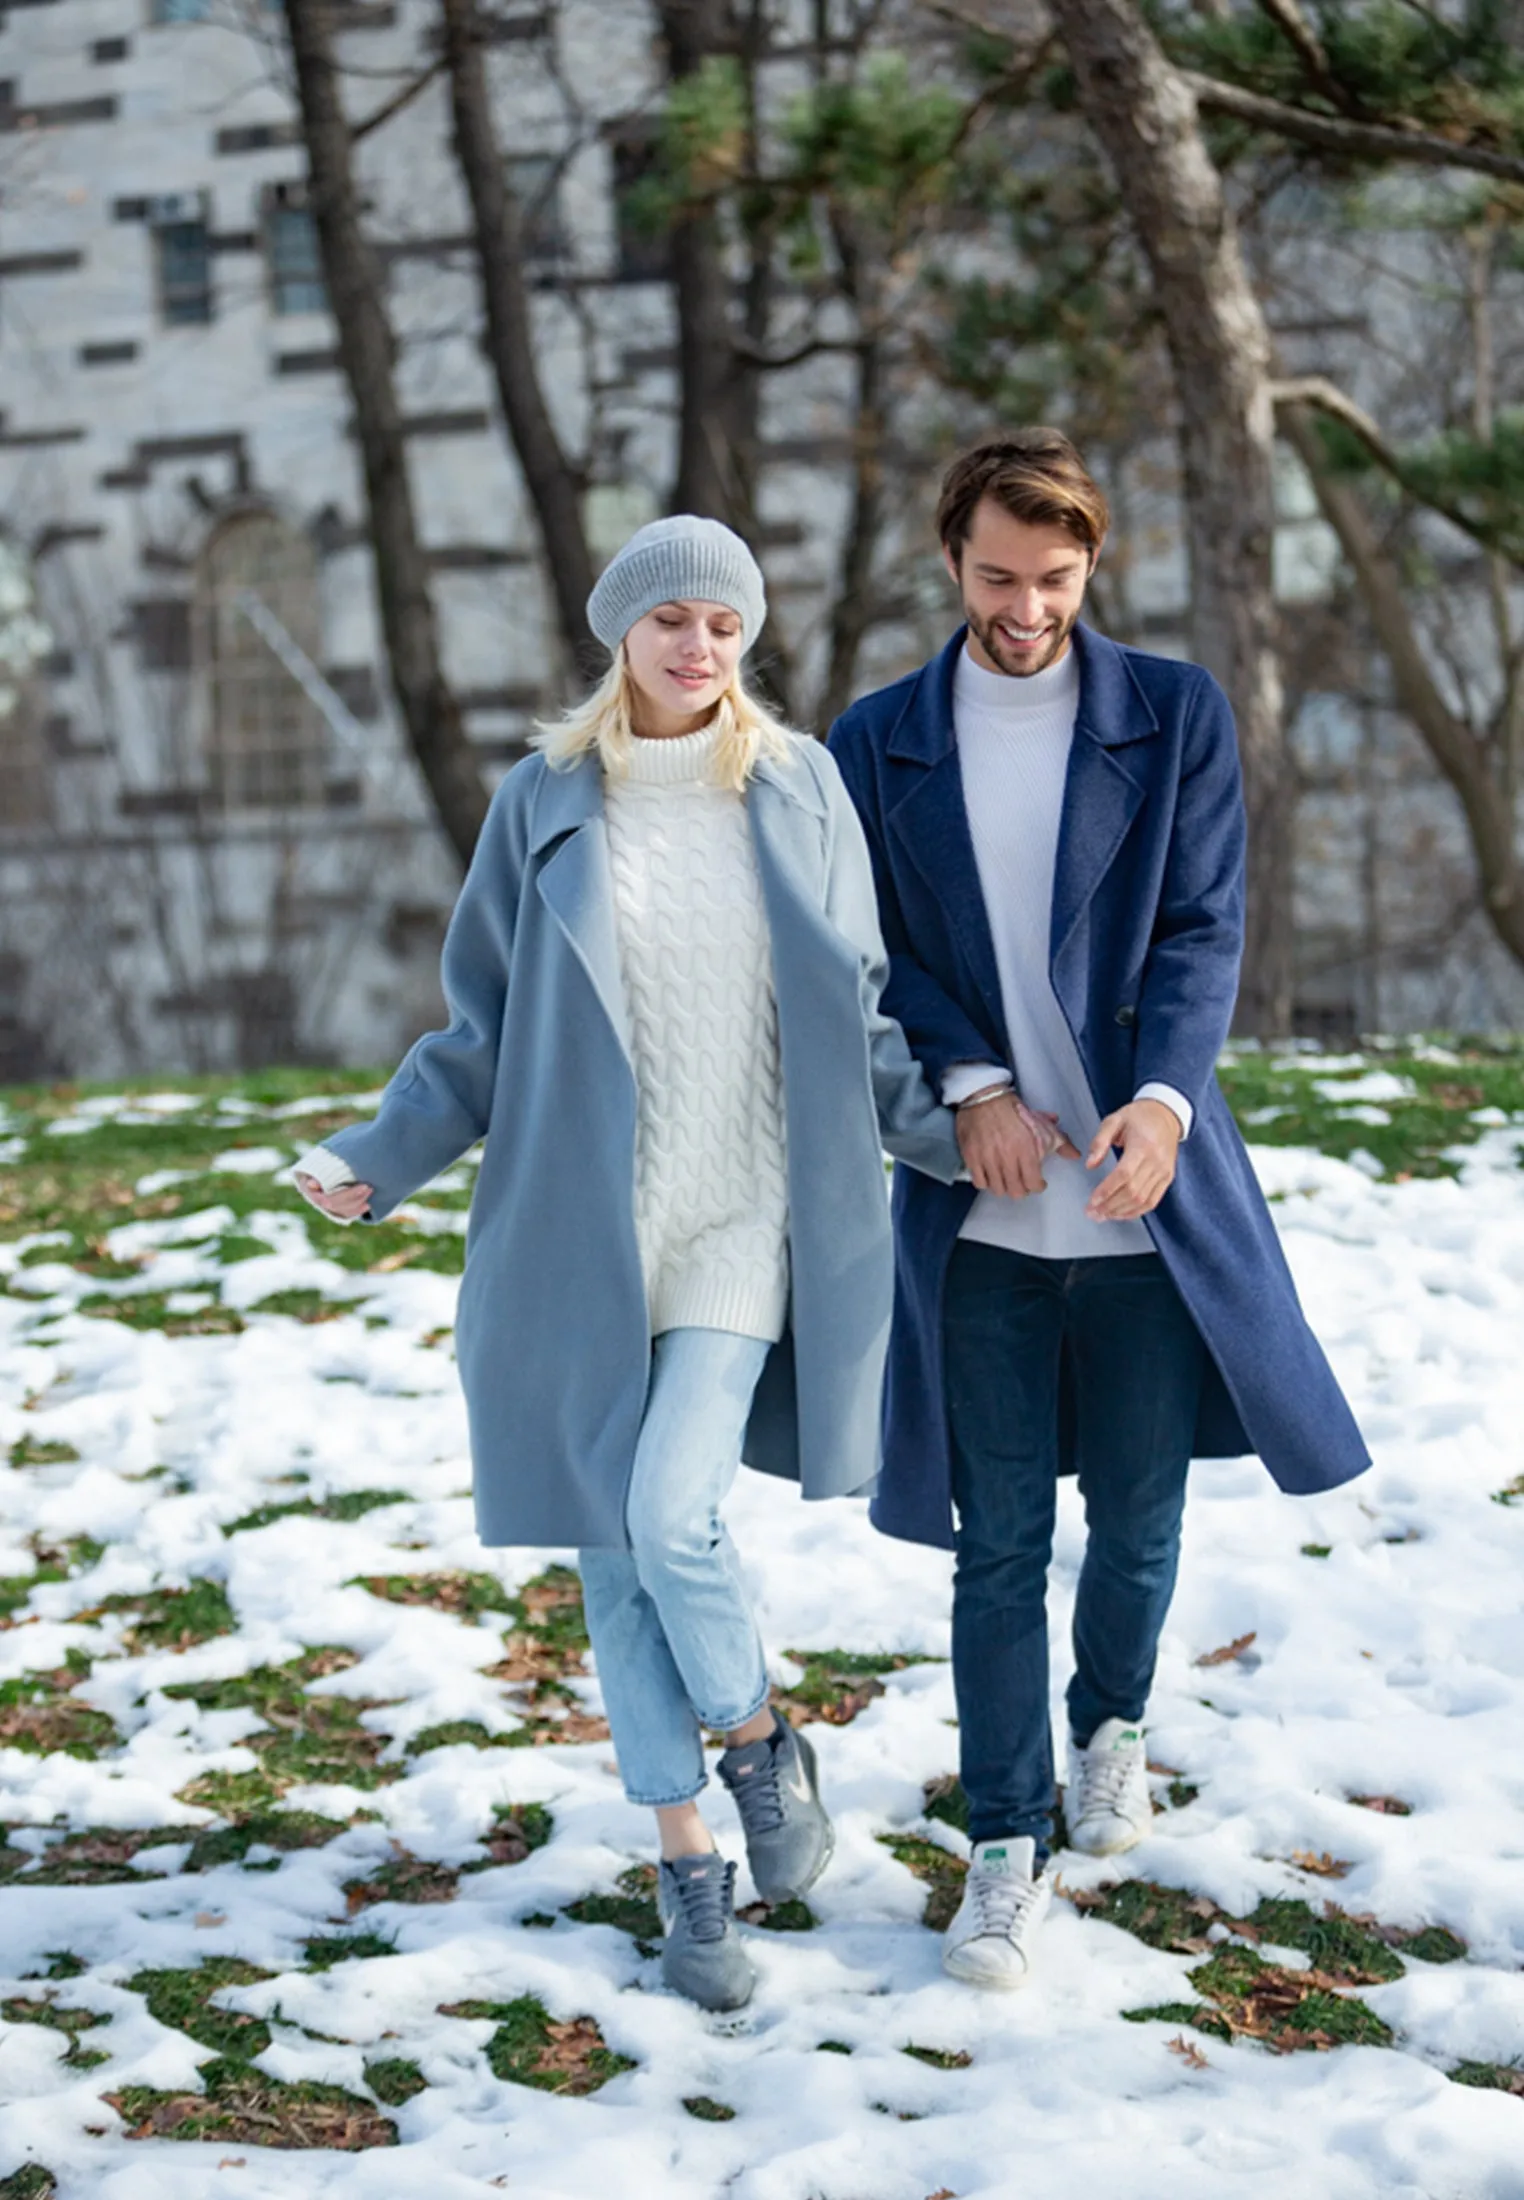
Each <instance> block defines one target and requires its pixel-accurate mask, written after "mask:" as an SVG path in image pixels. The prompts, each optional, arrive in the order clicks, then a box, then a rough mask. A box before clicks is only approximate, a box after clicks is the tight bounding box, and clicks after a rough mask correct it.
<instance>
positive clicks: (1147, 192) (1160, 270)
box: [1053, 0, 1296, 1037]
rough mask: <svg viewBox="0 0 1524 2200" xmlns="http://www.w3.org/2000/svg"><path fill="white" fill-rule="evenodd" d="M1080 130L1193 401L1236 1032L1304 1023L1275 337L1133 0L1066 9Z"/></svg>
mask: <svg viewBox="0 0 1524 2200" xmlns="http://www.w3.org/2000/svg"><path fill="white" fill-rule="evenodd" d="M1053 13H1054V15H1055V17H1056V19H1057V21H1058V24H1059V27H1060V31H1061V33H1062V36H1063V39H1064V43H1065V45H1066V46H1067V48H1068V51H1069V58H1070V60H1071V61H1072V63H1073V65H1074V71H1075V76H1076V78H1077V81H1078V86H1079V97H1080V105H1081V107H1082V108H1083V110H1084V114H1085V118H1086V120H1087V121H1088V123H1089V124H1090V127H1091V128H1092V130H1093V131H1094V132H1095V135H1096V137H1097V139H1098V140H1099V141H1100V143H1101V145H1102V146H1103V148H1104V149H1105V152H1106V155H1107V157H1108V159H1109V160H1110V162H1111V165H1112V168H1113V169H1114V170H1115V172H1116V177H1117V181H1118V184H1119V185H1120V188H1121V191H1122V194H1123V198H1124V200H1125V202H1126V204H1127V208H1128V212H1129V215H1130V217H1131V220H1132V223H1133V226H1134V228H1135V230H1136V232H1137V235H1138V240H1139V242H1140V244H1141V245H1142V247H1143V250H1144V252H1145V254H1146V255H1147V258H1148V262H1149V265H1150V268H1151V269H1152V272H1153V279H1154V289H1155V294H1156V296H1157V298H1158V303H1159V309H1160V312H1161V314H1162V316H1163V319H1164V324H1165V331H1166V335H1167V339H1168V343H1169V349H1170V355H1171V358H1172V361H1173V364H1174V371H1175V383H1176V388H1177V391H1178V395H1179V404H1180V444H1181V458H1182V464H1183V468H1184V474H1185V504H1186V524H1187V535H1188V540H1189V546H1190V565H1191V631H1192V643H1193V647H1194V650H1195V653H1196V655H1197V656H1198V657H1199V659H1200V660H1201V662H1202V663H1203V664H1204V665H1205V666H1206V667H1207V668H1208V670H1209V671H1211V672H1213V673H1215V675H1216V676H1217V678H1218V679H1219V680H1220V681H1221V683H1222V685H1223V687H1224V688H1225V689H1226V690H1227V693H1228V697H1229V700H1230V701H1231V703H1232V705H1233V710H1234V714H1235V716H1236V717H1237V720H1238V740H1239V748H1240V751H1241V754H1242V757H1243V766H1244V792H1245V799H1246V802H1247V805H1248V813H1249V875H1248V938H1247V941H1246V945H1245V953H1244V966H1243V979H1242V984H1241V988H1240V992H1239V1001H1238V1016H1237V1026H1238V1028H1239V1029H1240V1030H1243V1031H1248V1032H1255V1033H1258V1034H1260V1035H1261V1036H1263V1037H1271V1036H1274V1035H1276V1034H1279V1033H1283V1032H1286V1031H1288V1030H1289V1029H1290V1026H1291V1004H1292V948H1293V932H1292V829H1293V823H1294V816H1295V804H1296V792H1295V775H1294V771H1293V767H1292V758H1291V754H1290V748H1289V744H1288V741H1287V738H1286V728H1285V723H1284V713H1283V709H1282V695H1281V678H1280V670H1279V664H1278V660H1277V633H1276V624H1277V622H1276V612H1275V600H1274V594H1273V590H1272V582H1271V550H1272V544H1273V537H1274V524H1275V511H1274V502H1273V496H1272V487H1271V472H1270V465H1271V449H1272V444H1273V440H1274V421H1273V408H1272V404H1271V396H1270V366H1271V353H1270V338H1269V332H1268V330H1267V328H1266V326H1265V319H1264V315H1263V313H1262V312H1261V310H1260V306H1259V301H1258V299H1257V298H1256V297H1255V295H1254V291H1253V288H1252V286H1251V284H1250V282H1249V277H1248V272H1247V270H1246V268H1245V266H1244V261H1243V254H1242V251H1241V249H1240V246H1239V241H1238V235H1237V231H1236V228H1235V226H1234V222H1233V217H1232V214H1231V212H1230V210H1229V208H1228V206H1227V203H1226V200H1225V198H1224V195H1223V189H1222V179H1221V177H1220V176H1219V175H1218V173H1217V170H1216V169H1215V168H1214V166H1213V165H1212V161H1211V159H1210V157H1209V155H1208V153H1207V150H1206V147H1205V145H1204V143H1203V141H1202V137H1201V131H1200V127H1199V125H1198V122H1197V116H1196V105H1195V101H1194V99H1193V97H1192V95H1191V92H1190V90H1189V89H1188V87H1187V85H1186V82H1185V80H1184V79H1183V77H1182V76H1181V75H1180V73H1179V72H1178V71H1177V70H1176V69H1174V68H1173V67H1172V66H1171V65H1170V63H1169V61H1168V60H1167V59H1166V58H1165V55H1164V53H1163V50H1162V49H1161V47H1160V46H1159V44H1158V42H1157V40H1156V39H1155V38H1154V36H1153V33H1152V32H1151V31H1150V30H1149V28H1148V26H1147V24H1146V23H1145V22H1144V20H1143V17H1142V15H1141V13H1140V12H1139V10H1138V9H1137V8H1136V7H1135V6H1134V5H1132V0H1053Z"/></svg>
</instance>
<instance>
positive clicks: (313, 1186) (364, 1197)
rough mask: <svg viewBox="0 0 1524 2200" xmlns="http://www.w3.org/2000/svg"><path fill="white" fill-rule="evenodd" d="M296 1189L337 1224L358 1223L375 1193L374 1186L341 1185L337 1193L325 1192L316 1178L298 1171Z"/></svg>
mask: <svg viewBox="0 0 1524 2200" xmlns="http://www.w3.org/2000/svg"><path fill="white" fill-rule="evenodd" d="M296 1188H297V1190H298V1191H299V1192H300V1193H301V1195H302V1197H303V1199H305V1200H307V1201H308V1202H309V1204H310V1205H312V1206H314V1207H316V1208H317V1209H318V1211H319V1213H320V1214H325V1215H328V1216H329V1217H331V1219H332V1220H333V1221H335V1222H355V1221H358V1219H359V1217H360V1216H361V1215H363V1214H364V1212H365V1210H366V1208H367V1207H368V1206H369V1205H370V1203H371V1197H372V1195H373V1193H374V1191H375V1186H374V1185H373V1184H341V1185H340V1187H339V1189H338V1190H337V1191H336V1192H325V1191H324V1190H323V1187H322V1186H321V1184H319V1182H318V1180H317V1178H316V1177H315V1176H307V1175H305V1174H304V1173H303V1172H302V1171H301V1170H298V1171H297V1178H296Z"/></svg>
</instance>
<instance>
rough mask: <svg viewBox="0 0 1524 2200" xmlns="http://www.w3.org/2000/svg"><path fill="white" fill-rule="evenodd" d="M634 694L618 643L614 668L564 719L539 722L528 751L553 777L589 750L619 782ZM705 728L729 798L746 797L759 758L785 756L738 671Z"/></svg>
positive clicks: (631, 738) (782, 742) (772, 721)
mask: <svg viewBox="0 0 1524 2200" xmlns="http://www.w3.org/2000/svg"><path fill="white" fill-rule="evenodd" d="M636 693H637V690H636V687H635V682H634V681H633V679H632V678H631V677H630V668H629V664H628V662H627V661H626V658H625V653H624V645H623V644H622V643H621V644H620V647H619V648H618V650H617V651H616V652H615V655H614V662H613V663H612V664H611V665H610V666H609V669H608V671H607V672H606V673H605V674H604V676H603V678H602V679H601V680H600V681H599V682H598V685H597V686H596V687H595V688H594V689H593V692H592V694H591V695H589V696H588V697H587V699H586V701H585V702H581V703H578V704H577V705H575V707H574V708H573V709H571V710H569V711H568V712H567V713H566V715H565V717H564V718H556V719H550V720H541V721H540V723H539V724H538V725H537V727H536V729H535V732H534V735H533V738H532V740H531V743H530V746H531V747H532V748H536V749H538V750H539V751H540V754H541V755H542V756H543V757H544V758H545V760H546V762H547V763H548V764H549V765H550V766H551V768H552V769H553V770H555V771H569V770H570V769H571V767H572V765H573V764H575V763H576V762H577V761H578V760H579V759H580V758H581V757H584V756H586V755H587V753H588V751H589V750H596V751H597V754H598V759H599V762H600V763H601V764H602V766H603V769H604V771H605V772H606V773H607V774H608V776H609V777H610V778H611V779H622V778H623V777H624V775H625V773H626V772H627V771H628V770H629V765H630V752H631V749H632V748H633V746H634V744H635V742H636V741H637V740H638V739H639V738H640V736H639V735H638V734H637V733H636V731H635V699H636ZM709 722H710V723H711V724H712V725H716V726H717V727H718V734H717V738H716V740H715V744H714V779H715V783H716V785H718V786H721V787H727V788H729V789H730V791H731V792H732V793H733V794H744V793H745V791H746V788H747V786H748V784H749V783H750V780H751V775H752V773H753V772H754V771H755V770H756V767H757V762H758V759H759V758H760V757H764V756H765V757H769V758H770V759H771V760H772V761H773V762H774V763H782V762H783V760H784V758H785V757H786V756H787V755H788V738H789V737H788V729H787V728H786V727H785V726H783V725H782V724H781V723H780V722H779V720H778V719H776V718H774V717H773V715H772V713H771V712H770V711H769V710H767V709H765V708H764V707H763V705H762V704H761V703H760V702H759V701H758V700H757V698H756V696H755V695H752V694H751V693H750V692H749V691H748V690H747V688H746V687H745V686H744V685H743V683H742V680H741V674H740V670H739V668H738V669H737V670H736V672H735V673H734V674H733V675H732V677H731V682H730V685H729V687H728V688H726V690H725V692H724V694H723V695H722V696H721V697H720V699H719V701H718V702H717V703H716V704H715V706H714V710H713V713H712V715H711V718H710V721H709Z"/></svg>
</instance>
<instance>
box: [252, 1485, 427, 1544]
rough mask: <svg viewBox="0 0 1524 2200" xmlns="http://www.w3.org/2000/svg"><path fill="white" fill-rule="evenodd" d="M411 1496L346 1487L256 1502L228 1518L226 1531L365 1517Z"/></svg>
mask: <svg viewBox="0 0 1524 2200" xmlns="http://www.w3.org/2000/svg"><path fill="white" fill-rule="evenodd" d="M411 1499H412V1493H411V1492H410V1491H408V1490H344V1491H341V1492H338V1493H336V1494H335V1495H334V1496H332V1497H293V1498H288V1499H287V1500H286V1502H285V1503H284V1504H271V1505H256V1506H255V1508H254V1510H253V1511H252V1512H246V1513H242V1514H240V1516H239V1517H238V1519H237V1520H229V1521H225V1522H224V1524H223V1529H222V1532H223V1534H224V1535H238V1534H240V1533H242V1532H243V1531H245V1530H249V1529H254V1528H268V1527H269V1525H270V1523H271V1522H272V1521H274V1520H298V1519H310V1520H343V1521H350V1520H363V1519H364V1517H365V1515H366V1514H367V1513H368V1512H375V1511H377V1510H378V1509H379V1508H380V1507H381V1506H383V1505H406V1504H409V1503H411Z"/></svg>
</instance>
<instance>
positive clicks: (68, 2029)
mask: <svg viewBox="0 0 1524 2200" xmlns="http://www.w3.org/2000/svg"><path fill="white" fill-rule="evenodd" d="M0 2017H4V2019H5V2021H6V2023H7V2024H40V2025H44V2026H46V2028H47V2029H48V2030H49V2031H50V2032H61V2033H62V2034H63V2036H64V2038H65V2039H66V2040H67V2041H68V2043H69V2049H68V2053H67V2054H66V2055H65V2056H64V2058H63V2063H64V2068H65V2069H66V2070H93V2069H95V2068H96V2066H97V2065H98V2064H100V2063H103V2062H109V2060H110V2057H109V2056H108V2055H106V2054H104V2053H102V2052H101V2051H100V2050H99V2049H97V2048H91V2047H82V2046H81V2045H80V2039H81V2036H82V2034H84V2033H86V2032H93V2031H94V2030H95V2029H96V2027H97V2026H98V2025H102V2024H109V2023H110V2022H111V2019H110V2017H108V2016H105V2015H103V2014H102V2013H101V2011H100V2010H98V2009H66V2008H61V2007H60V2006H59V2004H58V2002H57V2001H56V1999H55V1998H54V1996H53V1995H52V1994H43V1995H41V1996H40V1997H38V1998H33V1997H31V1996H29V1995H26V1994H13V1995H11V1997H10V1998H9V2000H6V2001H0Z"/></svg>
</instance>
